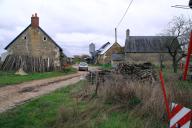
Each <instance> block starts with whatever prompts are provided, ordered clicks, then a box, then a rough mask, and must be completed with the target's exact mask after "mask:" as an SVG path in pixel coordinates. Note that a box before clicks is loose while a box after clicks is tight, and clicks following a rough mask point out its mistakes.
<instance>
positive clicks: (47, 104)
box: [0, 81, 163, 128]
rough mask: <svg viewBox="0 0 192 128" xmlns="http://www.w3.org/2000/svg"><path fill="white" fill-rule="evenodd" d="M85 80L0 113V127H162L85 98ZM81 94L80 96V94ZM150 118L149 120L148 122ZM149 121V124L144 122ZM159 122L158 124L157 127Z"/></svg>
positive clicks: (129, 112) (123, 110) (114, 107)
mask: <svg viewBox="0 0 192 128" xmlns="http://www.w3.org/2000/svg"><path fill="white" fill-rule="evenodd" d="M86 85H87V83H86V82H85V81H80V82H79V83H77V84H74V85H71V86H68V87H65V88H62V89H59V90H57V91H55V92H52V93H50V94H47V95H45V96H42V97H40V98H38V99H36V100H33V101H31V102H28V103H25V104H24V105H21V106H18V107H17V108H15V109H12V110H9V111H7V112H4V113H2V114H0V126H1V127H2V128H145V127H148V128H150V126H151V122H154V123H152V124H154V125H152V127H153V126H154V127H155V128H162V127H163V126H162V125H161V124H156V123H158V122H157V121H152V120H151V119H148V118H142V117H138V116H136V115H133V114H131V111H130V110H126V109H125V108H122V106H119V105H114V104H109V103H106V102H103V100H101V99H100V98H99V97H98V98H94V99H92V100H86V99H89V98H87V97H86V96H87V95H85V94H82V92H83V93H85V92H87V91H86V88H87V87H88V86H86ZM89 87H90V86H89ZM82 96H83V97H82ZM149 122H150V123H149ZM148 124H150V125H148ZM161 126H162V127H161Z"/></svg>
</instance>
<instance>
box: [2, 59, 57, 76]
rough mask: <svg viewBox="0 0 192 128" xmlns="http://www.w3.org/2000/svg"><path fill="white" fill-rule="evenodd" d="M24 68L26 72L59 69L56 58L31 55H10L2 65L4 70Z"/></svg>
mask: <svg viewBox="0 0 192 128" xmlns="http://www.w3.org/2000/svg"><path fill="white" fill-rule="evenodd" d="M20 68H22V69H23V70H24V71H25V72H45V71H53V70H57V69H58V67H55V66H54V60H53V59H51V58H49V59H48V58H47V59H44V58H42V57H39V58H37V57H36V58H35V57H30V56H17V55H8V56H7V57H6V59H5V61H4V62H3V64H2V65H1V66H0V70H3V71H17V70H18V69H20Z"/></svg>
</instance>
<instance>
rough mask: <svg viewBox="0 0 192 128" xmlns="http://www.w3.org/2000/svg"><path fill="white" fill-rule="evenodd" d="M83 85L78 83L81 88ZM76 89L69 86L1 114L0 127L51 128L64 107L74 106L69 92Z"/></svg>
mask: <svg viewBox="0 0 192 128" xmlns="http://www.w3.org/2000/svg"><path fill="white" fill-rule="evenodd" d="M82 84H83V82H80V83H78V85H79V86H81V85H82ZM75 89H78V88H77V87H75V85H74V86H68V87H66V88H63V89H60V90H57V91H55V92H53V93H50V94H48V95H45V96H42V97H40V98H38V99H36V100H33V101H31V102H28V103H25V104H24V105H21V106H18V107H17V108H15V109H13V110H9V111H8V112H5V113H2V114H0V127H2V128H49V127H50V126H51V124H52V122H54V121H55V119H56V118H57V114H58V110H59V108H60V107H61V106H62V105H65V106H66V107H70V106H72V105H73V104H74V101H73V99H72V98H71V97H70V93H69V92H70V91H72V90H75Z"/></svg>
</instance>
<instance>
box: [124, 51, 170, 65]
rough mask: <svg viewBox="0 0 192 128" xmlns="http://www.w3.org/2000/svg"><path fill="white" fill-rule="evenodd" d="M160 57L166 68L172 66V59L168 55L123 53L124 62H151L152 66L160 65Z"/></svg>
mask: <svg viewBox="0 0 192 128" xmlns="http://www.w3.org/2000/svg"><path fill="white" fill-rule="evenodd" d="M160 56H162V58H163V64H165V65H166V66H170V65H171V64H172V57H171V55H170V54H169V53H125V62H127V63H145V62H151V63H152V64H155V65H160Z"/></svg>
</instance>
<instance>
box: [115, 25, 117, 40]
mask: <svg viewBox="0 0 192 128" xmlns="http://www.w3.org/2000/svg"><path fill="white" fill-rule="evenodd" d="M116 42H117V28H115V43H116Z"/></svg>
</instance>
